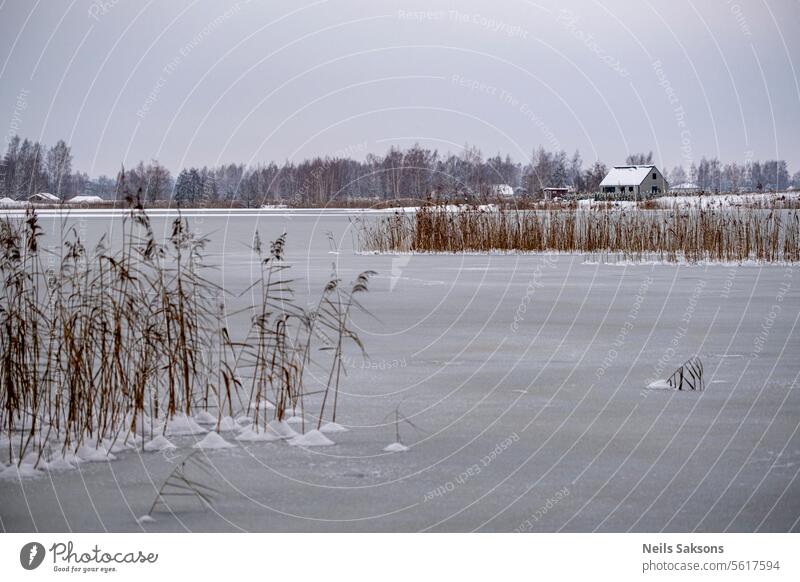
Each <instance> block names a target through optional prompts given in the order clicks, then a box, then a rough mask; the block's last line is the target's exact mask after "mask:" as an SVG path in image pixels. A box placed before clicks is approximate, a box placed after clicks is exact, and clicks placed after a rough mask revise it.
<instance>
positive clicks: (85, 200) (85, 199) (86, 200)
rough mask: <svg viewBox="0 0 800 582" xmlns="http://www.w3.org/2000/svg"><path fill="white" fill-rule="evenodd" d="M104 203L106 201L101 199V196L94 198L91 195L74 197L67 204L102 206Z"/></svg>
mask: <svg viewBox="0 0 800 582" xmlns="http://www.w3.org/2000/svg"><path fill="white" fill-rule="evenodd" d="M103 202H105V200H103V199H102V198H100V196H92V195H89V194H82V195H79V196H73V197H72V198H70V199H69V200H67V204H102V203H103Z"/></svg>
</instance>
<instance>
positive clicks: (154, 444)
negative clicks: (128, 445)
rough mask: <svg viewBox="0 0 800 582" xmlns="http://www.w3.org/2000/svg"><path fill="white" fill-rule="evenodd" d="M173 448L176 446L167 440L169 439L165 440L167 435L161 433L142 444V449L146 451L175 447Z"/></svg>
mask: <svg viewBox="0 0 800 582" xmlns="http://www.w3.org/2000/svg"><path fill="white" fill-rule="evenodd" d="M175 448H177V447H176V446H175V445H173V444H172V443H171V442H169V440H167V437H165V436H163V435H158V436H157V437H156V438H154V439H153V440H151V441H149V442H147V443H145V444H144V450H145V451H146V452H148V453H154V452H156V451H166V450H168V449H175Z"/></svg>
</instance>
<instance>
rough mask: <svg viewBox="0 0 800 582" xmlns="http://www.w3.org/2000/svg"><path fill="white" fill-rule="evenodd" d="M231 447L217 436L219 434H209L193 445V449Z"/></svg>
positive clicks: (231, 445)
mask: <svg viewBox="0 0 800 582" xmlns="http://www.w3.org/2000/svg"><path fill="white" fill-rule="evenodd" d="M234 446H236V445H233V444H231V443H229V442H228V441H226V440H225V439H224V438H222V437H221V436H219V433H216V432H210V433H208V434H207V435H206V436H204V437H203V440H201V441H200V442H197V443H195V444H194V445H193V448H195V449H230V448H232V447H234Z"/></svg>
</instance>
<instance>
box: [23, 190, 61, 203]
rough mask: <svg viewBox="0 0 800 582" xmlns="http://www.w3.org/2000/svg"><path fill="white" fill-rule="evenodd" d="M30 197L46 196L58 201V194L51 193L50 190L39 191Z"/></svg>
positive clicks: (47, 198)
mask: <svg viewBox="0 0 800 582" xmlns="http://www.w3.org/2000/svg"><path fill="white" fill-rule="evenodd" d="M30 198H44V199H45V200H52V201H53V202H58V196H56V195H55V194H50V192H37V193H36V194H31V196H30Z"/></svg>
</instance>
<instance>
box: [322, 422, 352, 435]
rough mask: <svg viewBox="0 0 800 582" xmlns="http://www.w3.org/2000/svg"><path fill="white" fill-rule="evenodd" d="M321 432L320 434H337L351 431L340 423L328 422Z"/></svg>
mask: <svg viewBox="0 0 800 582" xmlns="http://www.w3.org/2000/svg"><path fill="white" fill-rule="evenodd" d="M319 430H320V432H324V433H326V434H328V433H336V432H347V431H348V430H350V429H348V428H347V427H346V426H342V425H341V424H339V423H338V422H326V423H325V424H323V425H322V427H321V428H320V429H319Z"/></svg>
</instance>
